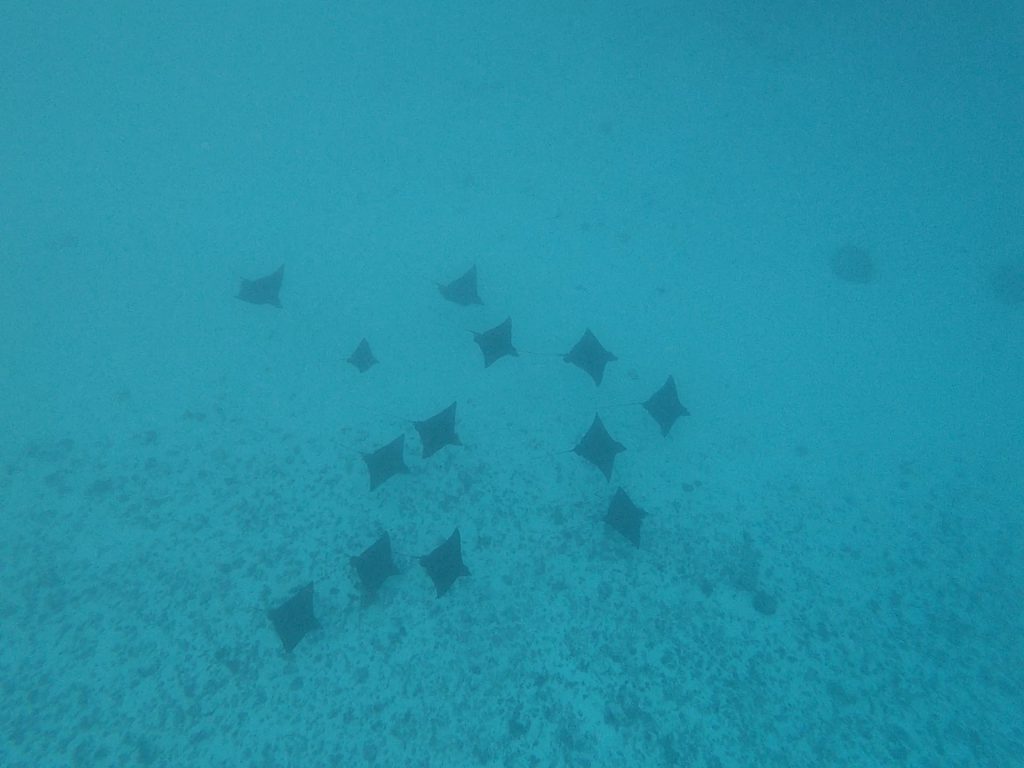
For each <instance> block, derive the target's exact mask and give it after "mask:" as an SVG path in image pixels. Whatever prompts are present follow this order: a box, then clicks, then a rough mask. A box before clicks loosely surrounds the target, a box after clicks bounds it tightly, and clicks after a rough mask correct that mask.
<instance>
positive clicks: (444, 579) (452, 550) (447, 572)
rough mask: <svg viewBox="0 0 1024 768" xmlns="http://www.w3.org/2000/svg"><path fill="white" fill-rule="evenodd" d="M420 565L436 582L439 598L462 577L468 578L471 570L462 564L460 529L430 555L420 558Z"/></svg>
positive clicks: (435, 586)
mask: <svg viewBox="0 0 1024 768" xmlns="http://www.w3.org/2000/svg"><path fill="white" fill-rule="evenodd" d="M420 564H421V565H422V566H423V568H424V569H425V570H426V572H427V574H428V575H429V576H430V579H431V581H433V582H434V588H435V589H436V590H437V596H438V597H441V596H442V595H444V593H445V592H447V591H448V590H449V589H450V588H451V586H452V584H454V583H455V582H456V580H457V579H458V578H459V577H460V576H468V575H469V569H468V568H467V567H466V564H465V563H463V562H462V537H461V536H460V535H459V529H458V528H456V529H455V531H454V532H453V533H452V535H451V536H449V537H448V538H447V539H446V540H445V542H444V543H443V544H441V545H440V546H438V547H437V548H436V549H435V550H434V551H433V552H431V553H430V554H429V555H424V556H423V557H421V558H420Z"/></svg>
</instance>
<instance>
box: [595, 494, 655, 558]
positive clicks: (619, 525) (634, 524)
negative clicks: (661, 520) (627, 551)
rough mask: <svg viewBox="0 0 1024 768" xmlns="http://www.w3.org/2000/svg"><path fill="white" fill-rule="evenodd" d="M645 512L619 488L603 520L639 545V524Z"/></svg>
mask: <svg viewBox="0 0 1024 768" xmlns="http://www.w3.org/2000/svg"><path fill="white" fill-rule="evenodd" d="M646 514H647V513H646V512H644V511H643V510H642V509H640V507H638V506H637V505H636V504H634V503H633V502H632V500H631V499H630V498H629V496H627V495H626V492H625V491H624V490H622V489H621V488H619V489H618V490H617V491H616V492H615V495H614V496H612V500H611V503H610V504H609V505H608V513H607V514H606V515H605V517H604V520H605V522H606V523H608V525H609V526H611V527H612V528H614V529H615V530H616V531H618V532H619V533H621V534H622V535H623V536H624V537H625V538H626V539H627V540H628V541H630V542H632V543H633V544H634V545H635V546H637V547H639V546H640V526H641V524H642V523H643V520H644V516H645V515H646Z"/></svg>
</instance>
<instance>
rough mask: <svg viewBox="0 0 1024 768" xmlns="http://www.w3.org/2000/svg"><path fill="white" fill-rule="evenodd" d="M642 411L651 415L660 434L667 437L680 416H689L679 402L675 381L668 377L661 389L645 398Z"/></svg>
mask: <svg viewBox="0 0 1024 768" xmlns="http://www.w3.org/2000/svg"><path fill="white" fill-rule="evenodd" d="M643 406H644V409H646V411H647V412H648V413H649V414H651V418H653V419H654V420H655V421H656V422H658V426H659V427H661V434H662V435H663V436H664V437H668V433H669V432H670V431H671V430H672V425H673V424H675V423H676V419H678V418H679V417H680V416H689V415H690V412H689V411H688V410H686V408H685V406H684V405H683V404H682V403H680V402H679V393H678V392H677V391H676V380H675V379H674V378H673V377H671V376H669V377H668V378H667V379H666V380H665V383H664V384H662V385H661V388H660V389H659V390H658V391H657V392H655V393H654V394H653V395H651V396H650V397H649V398H647V400H646V401H644V403H643Z"/></svg>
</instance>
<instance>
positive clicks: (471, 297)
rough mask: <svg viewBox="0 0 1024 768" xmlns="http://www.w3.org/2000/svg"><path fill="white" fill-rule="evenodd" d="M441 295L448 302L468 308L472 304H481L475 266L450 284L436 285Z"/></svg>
mask: <svg viewBox="0 0 1024 768" xmlns="http://www.w3.org/2000/svg"><path fill="white" fill-rule="evenodd" d="M437 287H438V290H440V291H441V295H442V296H444V297H445V298H446V299H448V301H451V302H454V303H456V304H461V305H462V306H464V307H468V306H470V305H472V304H483V302H482V301H481V300H480V294H479V293H478V292H477V287H476V265H475V264H474V265H473V266H472V267H470V268H469V269H468V270H466V273H465V274H464V275H462V277H457V278H455V279H454V280H452V281H451V282H450V283H447V284H445V285H440V284H439V285H438V286H437Z"/></svg>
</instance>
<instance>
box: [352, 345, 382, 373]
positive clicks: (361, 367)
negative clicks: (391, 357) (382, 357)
mask: <svg viewBox="0 0 1024 768" xmlns="http://www.w3.org/2000/svg"><path fill="white" fill-rule="evenodd" d="M348 362H350V363H352V365H354V366H355V367H356V370H358V371H359V372H360V373H366V372H367V371H368V370H370V369H371V368H372V367H373V366H375V365H376V364H377V363H378V362H379V361H378V360H377V358H376V357H374V356H373V352H372V351H371V350H370V342H368V341H367V340H366V339H363V340H362V341H360V342H359V344H358V345H357V346H356V348H355V351H354V352H353V353H352V354H351V355H349V358H348Z"/></svg>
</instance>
